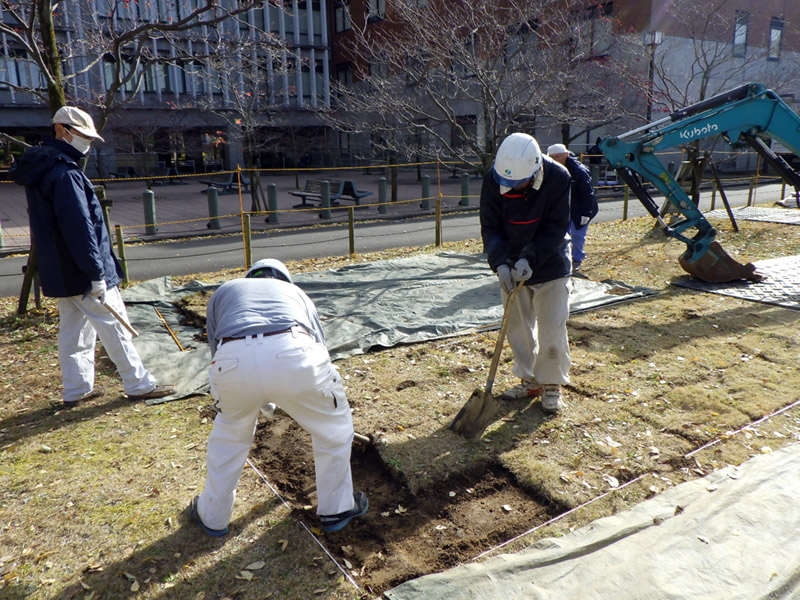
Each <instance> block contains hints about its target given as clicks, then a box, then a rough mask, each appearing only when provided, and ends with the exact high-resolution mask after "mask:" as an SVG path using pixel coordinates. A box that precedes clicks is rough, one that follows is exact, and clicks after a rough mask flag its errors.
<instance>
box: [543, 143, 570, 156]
mask: <svg viewBox="0 0 800 600" xmlns="http://www.w3.org/2000/svg"><path fill="white" fill-rule="evenodd" d="M553 154H569V150H567V147H566V146H565V145H564V144H553V145H551V146H548V148H547V156H553Z"/></svg>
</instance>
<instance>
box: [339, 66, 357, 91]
mask: <svg viewBox="0 0 800 600" xmlns="http://www.w3.org/2000/svg"><path fill="white" fill-rule="evenodd" d="M336 81H338V82H339V83H340V84H341V85H342V86H345V87H347V86H350V85H352V84H353V63H344V64H341V65H336Z"/></svg>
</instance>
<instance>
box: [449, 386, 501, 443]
mask: <svg viewBox="0 0 800 600" xmlns="http://www.w3.org/2000/svg"><path fill="white" fill-rule="evenodd" d="M499 408H500V403H499V402H498V401H497V400H495V399H494V396H492V394H491V392H490V393H486V390H482V389H476V390H475V391H473V392H472V395H471V396H470V397H469V399H468V400H467V401H466V402H465V403H464V406H462V407H461V410H460V411H458V414H457V415H456V418H455V419H453V422H452V423H450V429H451V430H452V431H454V432H455V433H458V434H460V435H462V436H464V437H465V438H467V439H468V440H472V441H473V442H474V441H476V440H478V439H480V437H481V435H483V431H484V430H485V429H486V427H488V426H489V424H490V423H491V422H492V421H493V420H494V416H495V414H497V409H499Z"/></svg>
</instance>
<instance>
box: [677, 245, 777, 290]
mask: <svg viewBox="0 0 800 600" xmlns="http://www.w3.org/2000/svg"><path fill="white" fill-rule="evenodd" d="M688 253H689V252H688V250H687V251H686V252H685V253H683V254H682V255H681V256H680V257H679V258H678V262H679V263H680V265H681V267H682V268H683V270H684V271H686V272H687V273H689V275H691V276H692V277H696V278H697V279H700V280H701V281H707V282H709V283H725V282H729V281H738V280H739V279H749V280H750V281H762V280H763V279H764V276H763V275H761V274H760V273H757V272H756V266H755V265H754V264H753V263H747V264H746V265H743V264H742V263H739V262H736V261H735V260H734V259H733V258H731V256H730V255H729V254H728V253H727V252H725V250H724V249H723V247H722V246H721V245H720V243H719V242H711V244H710V245H709V246H708V250H707V251H706V252H705V253H703V254H702V255H701V256H700V257H699V258H697V259H695V260H694V261H692V262H689V260H688V258H687V255H688Z"/></svg>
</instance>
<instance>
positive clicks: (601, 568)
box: [385, 443, 800, 600]
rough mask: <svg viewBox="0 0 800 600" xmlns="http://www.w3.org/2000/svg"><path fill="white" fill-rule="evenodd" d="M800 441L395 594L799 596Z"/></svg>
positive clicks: (487, 598)
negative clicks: (563, 533)
mask: <svg viewBox="0 0 800 600" xmlns="http://www.w3.org/2000/svg"><path fill="white" fill-rule="evenodd" d="M798 464H800V445H798V444H796V443H795V444H792V445H789V446H787V447H785V448H783V449H781V450H779V451H776V452H772V453H769V454H764V455H759V456H756V457H755V458H752V459H750V460H749V461H747V462H745V463H744V464H742V465H740V466H739V467H727V468H725V469H722V470H720V471H717V472H715V473H712V474H711V475H708V476H707V477H705V478H703V479H699V480H696V481H692V482H689V483H685V484H681V485H679V486H676V487H674V488H672V489H670V490H668V491H666V492H664V493H662V494H661V495H659V496H657V497H655V498H652V499H650V500H647V501H645V502H643V503H641V504H639V505H637V506H635V507H634V508H632V509H630V510H628V511H625V512H622V513H619V514H617V515H615V516H612V517H607V518H603V519H599V520H597V521H595V522H593V523H591V524H589V525H588V526H586V527H584V528H582V529H580V530H578V531H575V532H574V533H571V534H568V535H566V536H564V537H562V538H548V539H543V540H540V541H539V542H538V543H536V544H535V545H533V546H532V547H531V548H529V549H526V550H523V551H521V552H518V553H517V554H513V555H501V556H497V557H495V558H490V559H488V560H485V561H484V562H480V563H477V562H476V563H471V564H468V565H464V566H460V567H456V568H453V569H451V570H449V571H446V572H443V573H438V574H435V575H428V576H425V577H421V578H419V579H416V580H412V581H409V582H406V583H404V584H402V585H400V586H398V587H396V588H394V589H393V590H390V591H387V592H386V593H385V595H386V597H387V598H389V599H391V600H412V599H413V600H422V599H424V600H445V599H446V600H468V599H469V600H478V599H480V600H511V599H517V598H519V599H522V598H524V599H525V600H573V599H574V600H587V599H603V600H605V599H608V600H673V599H674V600H678V599H680V600H687V599H691V600H706V599H707V600H712V599H713V600H723V599H724V600H762V599H763V600H767V599H772V600H775V599H779V598H800V552H799V551H798V534H800V469H798Z"/></svg>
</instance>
